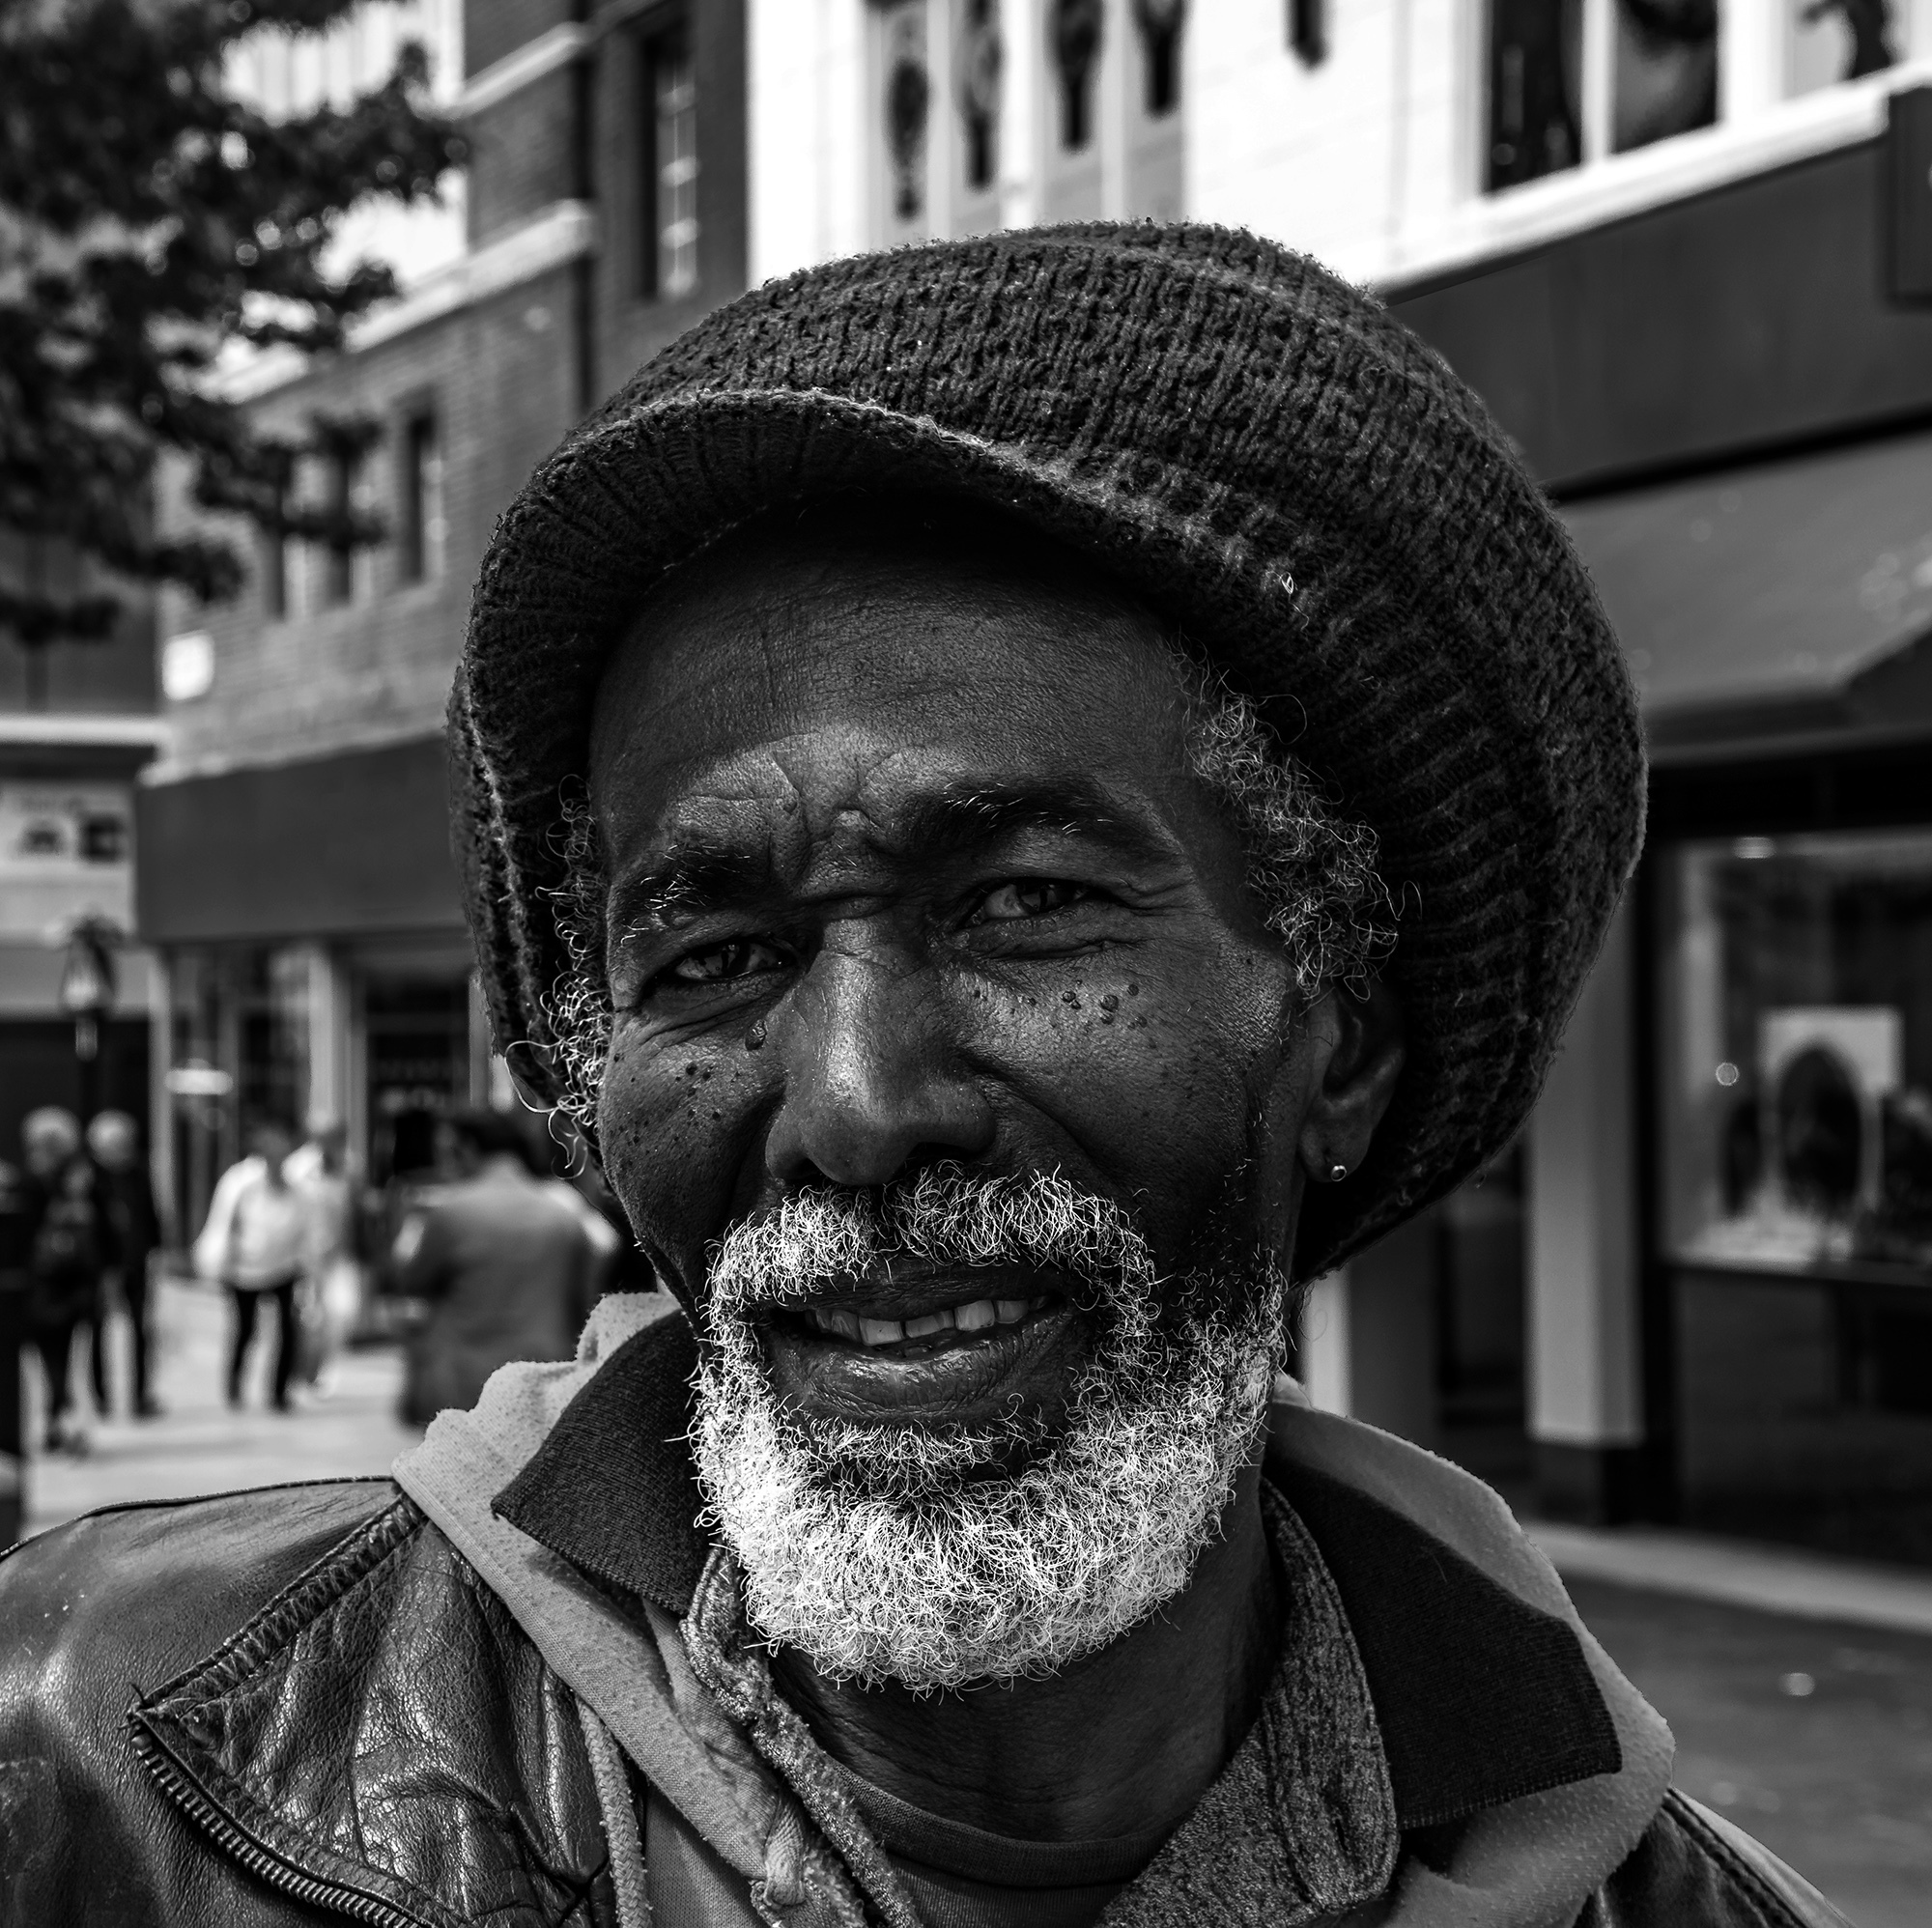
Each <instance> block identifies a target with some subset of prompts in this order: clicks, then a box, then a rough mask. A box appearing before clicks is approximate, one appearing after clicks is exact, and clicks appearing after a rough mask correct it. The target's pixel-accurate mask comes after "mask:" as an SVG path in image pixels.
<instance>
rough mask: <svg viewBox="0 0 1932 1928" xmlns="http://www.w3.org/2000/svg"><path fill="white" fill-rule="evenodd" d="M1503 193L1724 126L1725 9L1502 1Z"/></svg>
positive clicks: (1495, 22)
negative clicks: (1720, 122) (1721, 36)
mask: <svg viewBox="0 0 1932 1928" xmlns="http://www.w3.org/2000/svg"><path fill="white" fill-rule="evenodd" d="M1489 90H1490V95H1489V153H1488V156H1487V165H1486V178H1487V183H1488V185H1489V187H1490V188H1491V190H1492V191H1493V190H1494V189H1496V188H1499V187H1514V186H1517V185H1518V184H1520V183H1522V182H1525V181H1535V180H1538V179H1540V178H1541V177H1542V176H1544V175H1546V174H1558V173H1561V172H1562V171H1563V170H1564V169H1566V168H1571V167H1575V166H1577V164H1578V163H1579V162H1581V161H1583V160H1584V159H1586V158H1594V157H1596V156H1602V155H1606V154H1622V153H1625V152H1627V151H1628V150H1630V149H1632V148H1639V147H1648V146H1649V145H1650V144H1651V143H1652V142H1653V141H1661V140H1667V139H1668V138H1669V137H1670V136H1672V135H1673V134H1683V133H1689V132H1690V130H1691V129H1692V128H1704V127H1709V126H1711V125H1712V123H1713V122H1715V121H1716V120H1717V118H1718V0H1491V7H1490V49H1489Z"/></svg>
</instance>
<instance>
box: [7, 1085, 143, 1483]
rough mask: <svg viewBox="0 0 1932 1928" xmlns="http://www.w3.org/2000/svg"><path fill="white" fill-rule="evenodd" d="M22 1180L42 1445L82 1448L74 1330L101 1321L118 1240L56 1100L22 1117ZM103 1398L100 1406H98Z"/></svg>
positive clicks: (72, 1126) (97, 1179) (102, 1188)
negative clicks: (42, 1388) (43, 1390)
mask: <svg viewBox="0 0 1932 1928" xmlns="http://www.w3.org/2000/svg"><path fill="white" fill-rule="evenodd" d="M20 1146H21V1150H22V1152H23V1154H24V1162H25V1165H26V1171H27V1181H28V1201H29V1203H28V1226H29V1230H28V1259H27V1275H28V1292H27V1328H28V1331H29V1332H30V1333H31V1334H32V1336H33V1341H34V1346H35V1348H36V1350H37V1351H38V1352H39V1353H40V1355H41V1365H42V1367H43V1371H44V1373H45V1375H46V1384H47V1430H46V1445H47V1450H48V1451H49V1452H69V1453H85V1452H86V1451H87V1447H88V1436H87V1429H86V1428H85V1426H84V1425H83V1424H82V1423H81V1421H80V1420H79V1418H78V1417H77V1416H76V1414H75V1411H74V1402H73V1388H72V1377H71V1359H72V1356H73V1341H74V1335H75V1333H76V1332H78V1331H79V1329H80V1328H81V1327H82V1326H83V1325H85V1326H90V1327H92V1328H93V1329H94V1330H95V1331H96V1332H97V1333H98V1332H99V1326H100V1317H101V1293H102V1275H103V1274H104V1273H105V1272H106V1271H107V1270H108V1269H109V1267H111V1266H113V1265H115V1264H117V1263H118V1262H119V1260H120V1242H119V1239H118V1236H117V1234H116V1230H115V1225H114V1218H113V1213H112V1209H111V1206H110V1205H109V1201H108V1196H107V1185H106V1180H105V1178H104V1177H103V1175H102V1174H101V1172H100V1169H99V1167H98V1166H97V1165H96V1164H95V1162H94V1161H93V1159H92V1158H90V1157H89V1156H88V1155H87V1153H86V1151H85V1150H84V1149H83V1148H82V1146H81V1136H80V1124H79V1121H78V1120H76V1119H75V1118H74V1116H73V1114H72V1113H71V1112H70V1111H67V1110H64V1109H63V1108H62V1107H61V1106H59V1105H43V1106H42V1107H41V1108H40V1109H39V1110H37V1111H31V1112H29V1113H28V1114H27V1116H26V1118H25V1119H24V1120H22V1121H21V1125H20ZM105 1409H106V1408H105V1405H104V1404H103V1406H102V1410H103V1411H105Z"/></svg>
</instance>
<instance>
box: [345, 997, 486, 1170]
mask: <svg viewBox="0 0 1932 1928" xmlns="http://www.w3.org/2000/svg"><path fill="white" fill-rule="evenodd" d="M362 1030H363V1038H364V1050H365V1054H366V1062H367V1066H368V1073H367V1075H368V1088H367V1106H368V1112H367V1115H368V1118H369V1121H370V1133H371V1137H370V1148H369V1151H370V1170H371V1173H372V1175H373V1176H374V1177H375V1179H376V1182H377V1183H379V1184H382V1183H386V1182H387V1181H388V1180H389V1179H390V1178H391V1177H407V1176H409V1175H411V1174H412V1173H420V1172H421V1171H423V1170H424V1169H426V1168H427V1167H429V1166H430V1165H432V1164H433V1163H434V1162H435V1156H436V1143H435V1140H436V1120H437V1118H438V1116H439V1115H440V1113H442V1112H443V1111H445V1110H447V1109H448V1107H449V1106H450V1105H451V1104H454V1103H459V1102H462V1101H464V1100H466V1099H467V1098H468V1097H469V1088H470V1064H469V1061H470V1035H469V1033H470V1009H469V979H468V978H466V977H463V976H459V975H456V974H451V975H449V976H446V977H440V978H437V977H423V976H416V975H413V974H410V975H400V974H399V975H396V976H393V977H392V976H389V975H387V974H386V973H385V974H384V975H381V976H376V975H371V976H370V977H368V978H365V980H364V982H363V987H362Z"/></svg>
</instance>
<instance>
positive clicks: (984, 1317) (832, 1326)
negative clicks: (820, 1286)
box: [806, 1299, 1043, 1346]
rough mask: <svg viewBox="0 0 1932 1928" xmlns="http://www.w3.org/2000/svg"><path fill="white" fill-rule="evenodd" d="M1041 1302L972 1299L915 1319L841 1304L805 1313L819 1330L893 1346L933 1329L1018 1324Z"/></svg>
mask: <svg viewBox="0 0 1932 1928" xmlns="http://www.w3.org/2000/svg"><path fill="white" fill-rule="evenodd" d="M1042 1303H1043V1301H1042V1300H1039V1299H974V1300H973V1301H971V1303H970V1304H967V1305H961V1306H941V1307H940V1308H939V1309H938V1311H936V1312H923V1313H921V1314H920V1315H919V1317H918V1318H907V1319H897V1318H866V1317H865V1316H864V1315H863V1314H860V1313H856V1312H850V1311H848V1310H847V1309H846V1308H845V1307H843V1306H819V1305H814V1306H809V1307H807V1308H806V1316H807V1317H808V1318H810V1320H811V1322H812V1324H813V1325H814V1326H816V1327H817V1328H818V1330H819V1331H820V1332H826V1333H831V1334H833V1335H834V1336H835V1337H837V1338H839V1339H849V1340H851V1341H852V1342H853V1343H854V1344H857V1345H864V1346H896V1345H898V1344H899V1342H900V1341H901V1340H905V1339H925V1338H929V1337H930V1336H931V1335H932V1334H933V1333H935V1332H951V1331H952V1330H953V1329H954V1327H957V1328H958V1330H959V1331H961V1332H985V1331H987V1330H989V1329H990V1328H991V1327H992V1326H995V1325H1017V1324H1018V1323H1019V1322H1020V1320H1021V1319H1023V1318H1026V1317H1027V1315H1028V1314H1029V1313H1032V1312H1036V1311H1037V1310H1038V1308H1039V1306H1040V1305H1041V1304H1042Z"/></svg>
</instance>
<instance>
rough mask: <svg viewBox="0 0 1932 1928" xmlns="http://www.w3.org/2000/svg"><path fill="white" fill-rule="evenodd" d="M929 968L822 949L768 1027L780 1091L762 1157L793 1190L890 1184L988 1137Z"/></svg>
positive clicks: (990, 1122) (988, 1111)
mask: <svg viewBox="0 0 1932 1928" xmlns="http://www.w3.org/2000/svg"><path fill="white" fill-rule="evenodd" d="M947 1002H948V1000H947V998H946V995H945V990H944V987H943V986H942V985H941V984H939V983H938V982H936V981H935V979H934V978H933V975H932V973H931V972H930V971H928V970H925V969H923V968H921V967H919V966H918V965H916V964H910V963H906V964H903V965H902V964H901V963H900V962H899V961H898V960H895V959H891V958H888V957H881V956H878V955H870V954H866V955H853V954H849V953H839V952H835V951H833V950H830V949H827V950H822V951H820V952H819V954H818V956H817V957H816V958H814V959H813V961H812V964H811V967H810V969H809V970H808V971H807V972H806V974H805V976H804V977H803V978H801V979H800V981H799V983H798V986H797V988H796V989H795V990H794V992H793V994H792V997H791V999H790V1001H789V1004H788V1007H787V1008H786V1009H785V1010H784V1011H783V1012H782V1014H781V1015H780V1016H778V1017H777V1019H776V1020H775V1022H774V1024H773V1026H772V1037H771V1044H772V1047H773V1048H774V1049H776V1050H777V1051H778V1052H779V1053H780V1054H781V1058H780V1063H781V1066H782V1068H783V1074H784V1095H783V1097H782V1098H781V1101H780V1104H779V1110H778V1115H777V1117H776V1118H775V1119H774V1120H773V1121H772V1128H771V1132H770V1135H769V1136H768V1138H767V1139H766V1142H765V1165H766V1169H767V1170H768V1171H769V1172H770V1174H771V1176H772V1177H774V1178H775V1179H777V1181H778V1182H779V1184H780V1185H781V1186H782V1187H783V1188H784V1189H786V1190H787V1191H789V1190H794V1189H796V1188H797V1187H798V1186H801V1185H809V1184H813V1183H818V1182H826V1183H831V1184H836V1185H854V1186H857V1185H883V1184H886V1183H887V1182H889V1181H890V1180H891V1179H893V1178H895V1177H898V1176H899V1175H900V1174H901V1173H903V1172H905V1171H906V1170H907V1169H908V1168H909V1167H914V1166H917V1165H919V1164H921V1163H923V1162H925V1161H927V1160H929V1159H933V1158H971V1157H975V1156H977V1155H978V1154H980V1153H981V1152H983V1151H984V1150H985V1149H986V1148H988V1147H989V1146H990V1145H991V1143H992V1141H993V1135H994V1131H995V1129H996V1120H995V1119H994V1115H993V1110H992V1107H991V1105H990V1104H989V1103H988V1102H987V1100H986V1097H985V1094H984V1093H983V1092H982V1091H981V1090H980V1086H979V1084H978V1081H977V1080H976V1079H974V1078H973V1077H972V1075H971V1074H970V1073H969V1072H968V1070H967V1069H966V1067H965V1065H964V1064H963V1063H961V1061H960V1055H959V1051H958V1046H957V1040H956V1039H955V1038H954V1037H953V1035H952V1026H951V1024H950V1023H949V1021H948V1014H947V1009H946V1006H947Z"/></svg>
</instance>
